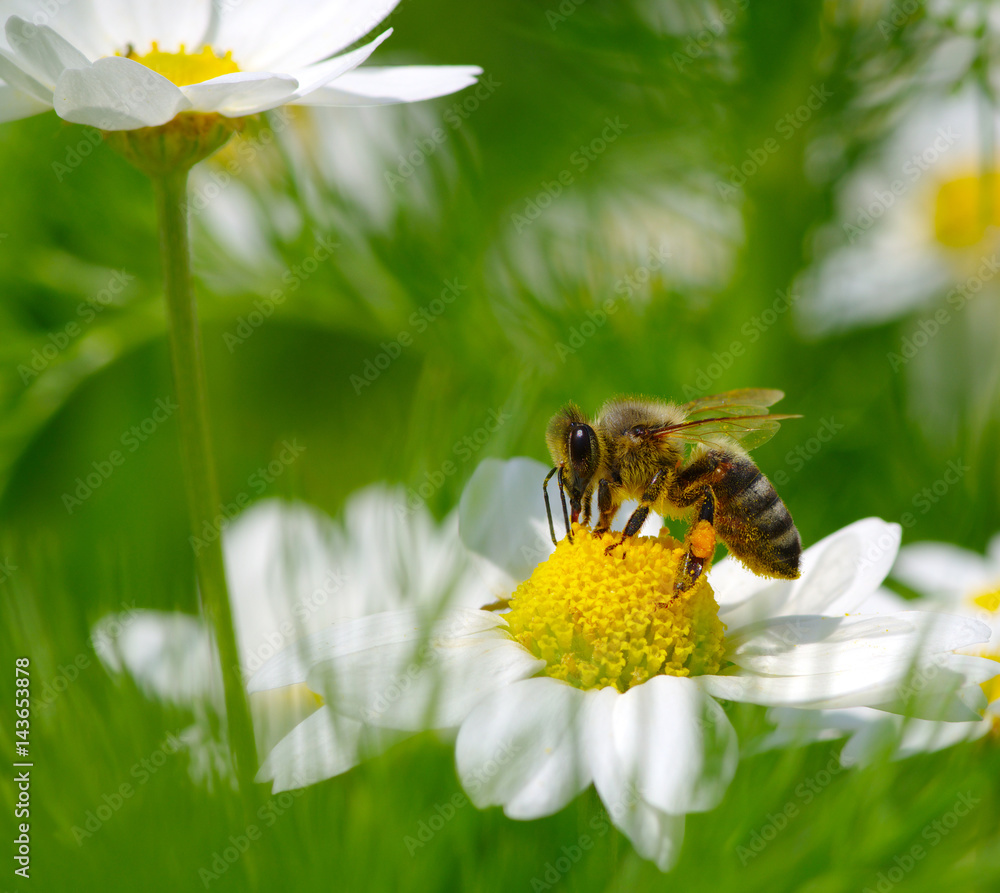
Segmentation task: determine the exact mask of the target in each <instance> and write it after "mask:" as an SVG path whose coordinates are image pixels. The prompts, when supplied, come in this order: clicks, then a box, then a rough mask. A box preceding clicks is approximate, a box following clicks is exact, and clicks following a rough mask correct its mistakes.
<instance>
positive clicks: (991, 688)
mask: <svg viewBox="0 0 1000 893" xmlns="http://www.w3.org/2000/svg"><path fill="white" fill-rule="evenodd" d="M969 601H970V602H971V603H972V604H974V605H975V606H976V607H977V608H982V609H983V610H984V611H988V612H989V613H990V614H995V613H996V612H997V609H998V608H1000V585H998V586H996V587H995V588H993V589H986V590H984V591H983V592H980V593H977V594H976V595H974V596H972V597H971V598H970V599H969ZM978 653H979V656H980V657H988V658H989V659H990V660H995V661H1000V651H996V650H990V649H978ZM997 669H998V670H1000V666H998V667H997ZM980 688H982V690H983V693H984V694H985V695H986V699H987V700H988V701H989V702H990V703H991V704H992V703H993V702H994V701H996V700H1000V675H997V676H994V677H993V678H992V679H988V680H987V681H986V682H984V683H982V685H981V686H980Z"/></svg>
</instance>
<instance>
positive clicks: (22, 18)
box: [0, 0, 481, 131]
mask: <svg viewBox="0 0 1000 893" xmlns="http://www.w3.org/2000/svg"><path fill="white" fill-rule="evenodd" d="M395 5H396V4H395V3H394V2H393V0H365V2H353V3H347V2H343V0H338V2H321V0H291V2H289V3H283V4H274V3H268V2H265V0H250V2H243V3H226V4H221V6H220V5H217V4H214V3H212V2H210V0H172V2H170V3H166V2H162V0H145V2H124V0H77V2H74V3H72V4H55V3H42V2H31V0H20V2H16V0H15V2H8V3H5V4H4V12H5V13H6V15H5V16H4V18H5V20H6V25H5V38H0V78H2V79H3V81H2V82H0V120H13V119H16V118H22V117H25V116H27V115H31V114H36V113H38V112H42V111H45V110H46V109H50V108H54V109H55V111H56V113H57V114H58V115H59V116H60V117H61V118H65V119H66V120H67V121H73V122H75V123H78V124H89V125H92V126H94V127H98V128H100V129H101V130H105V131H114V130H132V129H136V128H141V127H155V126H158V125H161V124H166V123H167V122H168V121H171V120H172V119H173V118H174V117H175V116H177V115H178V114H180V113H182V112H201V113H207V114H218V115H222V116H225V117H228V118H238V117H241V116H244V115H253V114H256V113H258V112H263V111H267V110H268V109H273V108H276V107H277V106H280V105H284V104H286V103H296V104H304V105H328V106H343V105H348V106H355V105H382V104H386V103H394V102H414V101H417V100H422V99H430V98H432V97H436V96H443V95H445V94H448V93H453V92H454V91H456V90H461V89H462V88H463V87H467V86H469V85H470V84H472V83H474V82H475V79H476V77H477V75H479V74H480V73H481V70H480V69H479V68H478V67H476V66H471V65H458V66H436V65H431V66H424V65H406V66H398V67H388V68H381V67H380V68H376V67H367V68H363V69H358V66H359V65H361V64H362V63H363V62H365V61H366V60H367V59H368V57H369V56H371V54H372V53H373V52H374V51H375V49H376V48H377V47H378V46H379V44H381V43H382V42H383V41H385V40H386V39H387V38H388V37H389V35H390V34H391V33H392V29H391V28H390V29H387V30H385V31H383V32H382V33H381V34H379V35H378V36H377V37H375V38H374V39H373V40H370V41H369V42H367V43H365V44H363V45H361V46H359V47H357V48H356V49H353V50H349V51H347V52H344V50H345V49H346V48H347V47H349V46H351V45H352V44H354V43H356V42H357V41H358V40H359V39H361V38H363V37H364V36H365V35H366V34H368V33H369V32H370V31H371V30H372V29H373V28H374V27H375V26H376V25H378V23H379V22H381V21H382V20H383V19H384V18H385V17H386V16H387V15H388V14H389V13H390V12H391V11H392V9H393V7H394V6H395Z"/></svg>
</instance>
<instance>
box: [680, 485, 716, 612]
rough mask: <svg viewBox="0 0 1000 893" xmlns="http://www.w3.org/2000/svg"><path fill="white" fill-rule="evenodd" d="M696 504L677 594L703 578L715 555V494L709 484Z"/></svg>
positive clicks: (698, 496) (698, 495)
mask: <svg viewBox="0 0 1000 893" xmlns="http://www.w3.org/2000/svg"><path fill="white" fill-rule="evenodd" d="M695 504H696V505H697V510H696V511H695V515H694V519H693V520H692V522H691V527H690V528H689V529H688V532H687V535H686V536H685V537H684V542H685V543H687V554H686V555H685V556H684V560H683V563H682V564H681V567H680V570H679V571H678V572H677V582H676V584H675V585H674V593H675V594H680V593H681V592H685V591H686V590H688V589H690V588H691V587H692V586H694V584H695V583H697V582H698V579H699V577H701V574H702V572H703V571H704V569H705V564H706V563H707V562H708V561H709V560H710V559H711V558H712V555H714V554H715V544H716V537H715V526H714V525H715V494H714V493H713V492H712V488H711V487H709V486H708V485H707V484H703V485H701V486H700V487H699V488H698V491H697V495H696V499H695Z"/></svg>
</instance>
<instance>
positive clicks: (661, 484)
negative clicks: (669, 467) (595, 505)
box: [604, 469, 667, 555]
mask: <svg viewBox="0 0 1000 893" xmlns="http://www.w3.org/2000/svg"><path fill="white" fill-rule="evenodd" d="M666 483H667V474H666V472H665V471H664V469H660V471H658V472H656V474H654V475H653V476H652V478H650V481H649V483H648V484H647V485H646V489H645V490H644V491H643V493H642V499H641V500H640V502H639V505H638V506H637V507H636V510H635V511H634V512H632V514H631V515H630V516H629V519H628V522H627V523H626V524H625V529H624V530H623V531H622V538H621V539H620V540H619V541H618V542H617V543H614V544H613V545H610V546H608V547H607V548H606V549H605V550H604V554H605V555H607V554H609V553H610V552H611V550H612V549H615V548H617V547H618V546H620V545H621V544H622V543H624V542H625V540H627V539H628V538H629V537H630V536H635V535H636V534H637V533H638V532H639V531H640V530H642V525H643V524H645V523H646V518H648V517H649V511H650V509H651V508H652V507H653V506H654V505H655V504H656V502H657V501H658V500H659V498H660V496H661V495H662V494H663V490H664V488H665V487H666ZM610 525H611V518H608V526H610Z"/></svg>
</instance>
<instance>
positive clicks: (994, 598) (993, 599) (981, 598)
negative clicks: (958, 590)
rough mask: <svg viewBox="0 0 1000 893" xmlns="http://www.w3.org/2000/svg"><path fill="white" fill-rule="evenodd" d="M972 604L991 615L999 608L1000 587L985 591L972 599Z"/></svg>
mask: <svg viewBox="0 0 1000 893" xmlns="http://www.w3.org/2000/svg"><path fill="white" fill-rule="evenodd" d="M972 604H974V605H975V606H976V607H977V608H983V609H985V610H987V611H989V612H990V613H991V614H993V613H995V612H996V610H997V609H998V608H1000V586H997V588H996V589H987V590H986V591H985V592H980V593H979V594H978V595H975V596H973V597H972Z"/></svg>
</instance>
